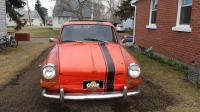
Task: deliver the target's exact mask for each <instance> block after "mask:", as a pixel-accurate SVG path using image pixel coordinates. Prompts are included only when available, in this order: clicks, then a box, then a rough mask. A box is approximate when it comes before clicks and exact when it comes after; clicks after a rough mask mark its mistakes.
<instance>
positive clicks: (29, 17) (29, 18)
mask: <svg viewBox="0 0 200 112" xmlns="http://www.w3.org/2000/svg"><path fill="white" fill-rule="evenodd" d="M26 2H27V9H28V22H29V24H30V26H32V24H31V15H30V13H31V11H30V7H29V5H28V0H26Z"/></svg>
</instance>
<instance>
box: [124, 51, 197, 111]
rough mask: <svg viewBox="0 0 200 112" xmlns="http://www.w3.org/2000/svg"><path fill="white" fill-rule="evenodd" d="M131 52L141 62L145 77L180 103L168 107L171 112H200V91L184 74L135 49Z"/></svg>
mask: <svg viewBox="0 0 200 112" xmlns="http://www.w3.org/2000/svg"><path fill="white" fill-rule="evenodd" d="M128 50H129V52H130V53H131V54H132V55H134V57H135V58H136V59H137V60H138V61H139V62H140V64H141V67H142V72H143V75H144V77H147V78H149V80H151V81H152V82H153V83H154V84H157V85H159V86H161V87H162V89H164V90H165V91H167V94H169V95H172V96H173V97H174V98H175V100H176V101H177V102H178V103H177V104H175V105H174V106H170V107H167V110H166V111H169V112H200V107H199V105H200V90H199V89H197V88H196V87H195V86H194V85H192V84H191V83H189V82H187V81H186V80H185V75H184V74H183V73H182V72H179V71H176V70H174V69H173V68H172V67H170V66H167V65H165V64H161V63H159V62H158V61H155V60H152V59H150V58H148V57H147V56H145V55H142V54H140V53H137V52H136V51H134V50H133V49H128Z"/></svg>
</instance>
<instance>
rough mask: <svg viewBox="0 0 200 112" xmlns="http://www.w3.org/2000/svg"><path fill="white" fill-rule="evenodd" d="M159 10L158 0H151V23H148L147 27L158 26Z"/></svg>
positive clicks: (154, 27)
mask: <svg viewBox="0 0 200 112" xmlns="http://www.w3.org/2000/svg"><path fill="white" fill-rule="evenodd" d="M157 10H158V0H151V8H150V17H149V25H147V26H146V28H150V29H156V28H157V26H156V18H157Z"/></svg>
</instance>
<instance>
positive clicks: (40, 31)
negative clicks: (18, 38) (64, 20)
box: [18, 27, 60, 38]
mask: <svg viewBox="0 0 200 112" xmlns="http://www.w3.org/2000/svg"><path fill="white" fill-rule="evenodd" d="M59 32H60V31H59V30H53V29H52V27H24V28H22V29H21V30H20V31H18V33H30V34H31V36H32V37H46V38H52V37H56V36H58V35H59Z"/></svg>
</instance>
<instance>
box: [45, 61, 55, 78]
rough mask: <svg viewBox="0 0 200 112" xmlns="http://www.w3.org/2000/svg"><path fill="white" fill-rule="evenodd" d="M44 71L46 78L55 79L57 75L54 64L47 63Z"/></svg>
mask: <svg viewBox="0 0 200 112" xmlns="http://www.w3.org/2000/svg"><path fill="white" fill-rule="evenodd" d="M42 72H43V77H44V78H45V79H48V80H50V79H53V78H55V76H56V67H55V65H54V64H47V65H46V66H44V68H43V71H42Z"/></svg>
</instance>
